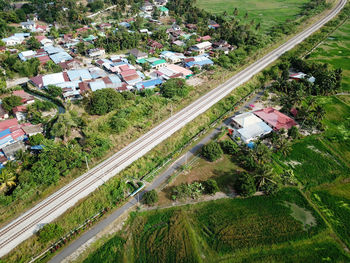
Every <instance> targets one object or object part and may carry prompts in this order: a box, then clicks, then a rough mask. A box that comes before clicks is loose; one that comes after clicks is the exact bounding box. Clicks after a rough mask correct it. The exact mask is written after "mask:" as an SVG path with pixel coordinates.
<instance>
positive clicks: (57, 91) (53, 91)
mask: <svg viewBox="0 0 350 263" xmlns="http://www.w3.org/2000/svg"><path fill="white" fill-rule="evenodd" d="M46 92H47V93H48V94H50V95H51V96H53V97H58V96H61V95H62V92H63V91H62V88H60V87H57V86H55V85H48V86H47V89H46Z"/></svg>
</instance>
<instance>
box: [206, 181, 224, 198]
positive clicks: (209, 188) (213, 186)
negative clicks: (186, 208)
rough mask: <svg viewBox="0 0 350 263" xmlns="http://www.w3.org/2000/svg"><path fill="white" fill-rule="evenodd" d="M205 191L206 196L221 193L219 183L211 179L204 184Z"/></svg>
mask: <svg viewBox="0 0 350 263" xmlns="http://www.w3.org/2000/svg"><path fill="white" fill-rule="evenodd" d="M204 189H205V193H206V194H210V195H214V194H216V192H219V191H220V189H219V186H218V184H217V182H216V181H215V180H213V179H209V180H207V181H205V182H204Z"/></svg>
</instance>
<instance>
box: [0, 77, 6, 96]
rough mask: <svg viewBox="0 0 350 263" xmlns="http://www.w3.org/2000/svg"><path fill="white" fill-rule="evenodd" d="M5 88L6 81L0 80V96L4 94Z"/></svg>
mask: <svg viewBox="0 0 350 263" xmlns="http://www.w3.org/2000/svg"><path fill="white" fill-rule="evenodd" d="M6 87H7V84H6V81H5V80H4V79H2V78H0V94H4V93H6Z"/></svg>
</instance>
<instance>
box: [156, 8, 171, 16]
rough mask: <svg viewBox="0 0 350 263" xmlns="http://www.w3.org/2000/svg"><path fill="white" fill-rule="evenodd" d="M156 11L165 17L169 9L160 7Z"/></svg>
mask: <svg viewBox="0 0 350 263" xmlns="http://www.w3.org/2000/svg"><path fill="white" fill-rule="evenodd" d="M158 9H159V11H160V13H162V14H164V15H166V16H167V15H168V14H169V9H168V8H166V7H165V6H160V7H158Z"/></svg>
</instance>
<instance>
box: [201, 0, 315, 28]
mask: <svg viewBox="0 0 350 263" xmlns="http://www.w3.org/2000/svg"><path fill="white" fill-rule="evenodd" d="M307 2H309V0H285V1H281V0H272V1H261V0H245V1H242V0H197V4H196V5H197V6H198V7H199V8H203V9H205V10H206V11H209V12H211V13H214V14H218V13H220V14H222V13H223V12H224V11H226V12H227V13H228V15H233V11H234V9H235V8H237V9H238V17H239V18H240V19H244V16H245V14H246V12H248V15H249V18H248V20H249V21H251V20H252V19H254V21H255V22H257V23H259V22H260V23H261V27H262V29H264V30H267V29H269V28H270V27H272V26H274V25H277V24H279V23H281V22H285V21H287V20H288V19H292V20H293V19H295V18H296V16H297V15H298V14H299V13H300V11H301V9H302V6H303V4H305V3H307ZM266 18H268V19H266Z"/></svg>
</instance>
